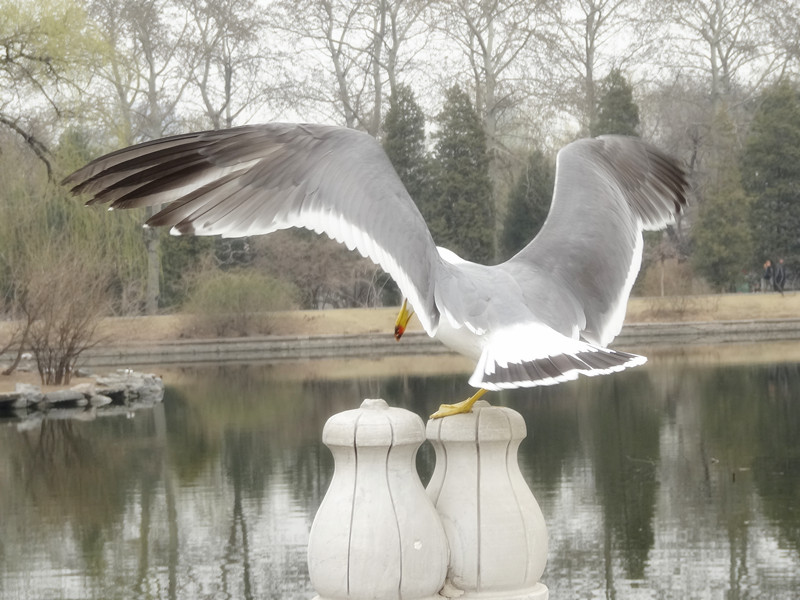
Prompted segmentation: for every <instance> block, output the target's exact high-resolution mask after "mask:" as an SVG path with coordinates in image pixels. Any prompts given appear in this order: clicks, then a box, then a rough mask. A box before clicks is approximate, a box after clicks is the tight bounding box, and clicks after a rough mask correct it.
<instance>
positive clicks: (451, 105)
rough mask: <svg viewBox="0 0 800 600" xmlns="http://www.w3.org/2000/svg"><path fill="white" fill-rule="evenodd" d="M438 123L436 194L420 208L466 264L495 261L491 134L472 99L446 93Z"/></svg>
mask: <svg viewBox="0 0 800 600" xmlns="http://www.w3.org/2000/svg"><path fill="white" fill-rule="evenodd" d="M437 121H438V124H439V131H438V134H437V136H436V138H437V139H436V146H435V149H434V156H433V160H432V164H431V169H432V180H433V181H432V184H433V185H432V192H431V196H430V198H429V199H425V201H424V202H422V203H421V206H420V209H421V210H422V214H423V216H424V217H425V219H426V221H428V225H429V227H430V228H431V233H432V234H433V238H434V240H436V243H437V244H440V245H442V246H445V247H447V248H450V249H451V250H452V251H453V252H455V253H456V254H458V255H459V256H461V257H462V258H464V259H466V260H472V261H476V262H484V263H485V262H488V261H490V260H492V259H493V258H494V207H493V204H492V184H491V180H490V179H489V156H488V153H487V149H486V135H485V133H484V131H483V127H482V126H481V121H480V118H479V117H478V114H477V113H476V112H475V109H474V108H473V107H472V103H471V102H470V100H469V96H467V94H466V93H465V92H464V91H463V90H461V88H460V87H458V86H457V85H456V86H453V87H452V88H450V89H449V90H447V92H446V95H445V102H444V106H443V108H442V112H441V113H440V114H439V115H438V117H437Z"/></svg>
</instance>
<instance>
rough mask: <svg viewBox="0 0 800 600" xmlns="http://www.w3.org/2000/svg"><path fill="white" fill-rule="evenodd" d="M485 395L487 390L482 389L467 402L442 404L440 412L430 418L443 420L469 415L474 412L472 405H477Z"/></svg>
mask: <svg viewBox="0 0 800 600" xmlns="http://www.w3.org/2000/svg"><path fill="white" fill-rule="evenodd" d="M485 393H486V390H484V389H483V388H481V389H479V390H478V391H477V392H475V394H473V395H472V396H470V397H469V398H467V399H466V400H463V401H461V402H457V403H456V404H442V405H441V406H439V410H437V411H436V412H435V413H433V414H432V415H431V417H430V418H431V419H441V418H442V417H449V416H451V415H460V414H461V413H468V412H470V411H471V410H472V405H473V404H475V403H476V402H477V401H478V400H480V399H481V398H482V397H483V395H484V394H485Z"/></svg>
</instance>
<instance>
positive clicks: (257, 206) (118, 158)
mask: <svg viewBox="0 0 800 600" xmlns="http://www.w3.org/2000/svg"><path fill="white" fill-rule="evenodd" d="M64 184H65V185H68V186H71V189H72V192H73V193H75V194H88V195H90V196H92V199H91V200H89V202H88V203H89V204H96V203H110V205H111V208H133V207H138V206H152V205H159V204H164V203H166V206H165V207H164V208H163V210H161V211H160V212H158V213H157V214H156V215H154V216H153V217H152V218H151V219H150V220H149V221H148V223H147V224H148V225H151V226H168V227H171V228H172V232H173V233H176V234H195V235H214V234H221V235H222V236H226V237H243V236H249V235H257V234H265V233H270V232H272V231H276V230H278V229H286V228H289V227H304V228H306V229H311V230H313V231H316V232H317V233H326V234H327V235H328V236H330V237H331V238H334V239H336V240H337V241H339V242H342V243H344V244H346V245H347V247H348V248H349V249H351V250H352V249H357V250H358V251H359V252H361V254H362V255H364V256H368V257H369V258H371V259H372V260H373V261H374V262H375V263H377V264H379V265H380V266H381V267H383V269H384V270H385V271H387V272H388V273H389V274H390V275H391V276H392V277H393V278H394V280H395V281H396V282H397V284H398V285H399V286H400V289H401V291H402V292H403V294H404V295H405V296H406V297H407V298H408V299H409V301H410V302H411V304H412V305H413V306H414V309H415V311H416V313H417V315H418V316H419V318H420V321H421V323H422V325H423V327H424V328H425V329H426V331H428V332H429V333H431V334H433V332H434V331H435V330H436V327H437V324H438V319H439V313H438V311H437V309H436V306H435V303H434V286H433V281H434V277H435V273H436V267H437V264H438V262H439V257H438V254H437V252H436V248H435V245H434V243H433V239H432V238H431V235H430V232H429V231H428V227H427V226H426V224H425V221H424V220H423V218H422V215H421V214H420V213H419V210H417V207H416V206H415V205H414V202H413V201H412V200H411V198H410V197H409V195H408V193H407V192H406V190H405V188H404V187H403V184H402V183H401V181H400V179H399V177H398V176H397V174H396V173H395V171H394V169H393V168H392V165H391V163H390V161H389V159H388V157H387V156H386V154H385V153H384V152H383V149H382V148H381V147H380V145H379V144H378V143H377V141H376V140H374V139H373V138H372V137H370V136H368V135H366V134H364V133H360V132H357V131H355V130H352V129H345V128H341V127H331V126H324V125H302V124H286V123H272V124H267V125H255V126H245V127H237V128H234V129H226V130H219V131H206V132H200V133H190V134H185V135H177V136H172V137H168V138H163V139H160V140H153V141H150V142H145V143H142V144H138V145H136V146H131V147H129V148H124V149H122V150H118V151H117V152H113V153H111V154H107V155H105V156H102V157H100V158H98V159H96V160H94V161H92V162H91V163H89V164H88V165H86V166H85V167H83V168H82V169H79V170H78V171H76V172H75V173H73V174H72V175H70V176H69V177H67V178H66V179H65V180H64Z"/></svg>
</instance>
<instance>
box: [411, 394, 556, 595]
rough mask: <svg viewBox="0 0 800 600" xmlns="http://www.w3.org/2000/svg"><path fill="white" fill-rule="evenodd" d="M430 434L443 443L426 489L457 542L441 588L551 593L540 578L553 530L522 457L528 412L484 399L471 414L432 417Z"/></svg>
mask: <svg viewBox="0 0 800 600" xmlns="http://www.w3.org/2000/svg"><path fill="white" fill-rule="evenodd" d="M427 436H428V439H429V440H430V441H431V443H432V444H433V446H434V448H435V450H436V467H435V469H434V473H433V476H432V477H431V481H430V483H429V484H428V488H427V491H428V495H429V496H430V498H431V500H432V501H433V503H434V505H435V506H436V509H437V511H438V512H439V515H440V516H441V519H442V524H443V525H444V530H445V533H446V534H447V539H448V542H449V546H450V566H449V569H448V576H447V580H448V581H447V583H448V585H447V586H446V587H445V590H443V592H442V593H443V594H445V595H447V596H452V597H460V598H461V599H462V600H468V599H470V598H476V599H477V598H480V599H481V600H546V598H547V597H548V591H547V587H546V586H544V585H543V584H542V583H540V582H539V578H540V577H541V575H542V572H543V571H544V567H545V562H546V560H547V530H546V527H545V523H544V517H543V516H542V511H541V509H540V508H539V504H538V503H537V502H536V499H535V498H534V497H533V494H532V493H531V491H530V489H529V488H528V486H527V484H526V483H525V480H524V479H523V477H522V473H521V472H520V470H519V465H518V463H517V448H518V447H519V444H520V442H521V441H522V439H523V438H525V436H526V428H525V421H524V420H523V418H522V416H521V415H520V414H519V413H518V412H516V411H514V410H511V409H509V408H503V407H493V406H490V405H489V404H488V403H487V402H484V401H479V402H477V403H476V404H475V406H474V407H473V412H471V413H467V414H461V415H454V416H451V417H445V418H444V419H436V420H430V421H428V426H427ZM462 591H463V594H462V593H461V592H462Z"/></svg>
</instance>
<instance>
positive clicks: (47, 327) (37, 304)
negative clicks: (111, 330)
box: [18, 242, 109, 385]
mask: <svg viewBox="0 0 800 600" xmlns="http://www.w3.org/2000/svg"><path fill="white" fill-rule="evenodd" d="M60 246H61V244H59V243H58V242H54V243H53V245H51V246H46V247H43V248H39V249H38V252H37V254H36V256H31V257H30V260H29V261H28V264H27V268H26V269H25V274H24V277H23V278H22V280H21V281H20V282H19V283H20V290H19V294H18V303H19V306H20V310H21V311H22V313H23V314H24V315H25V321H26V322H27V323H28V324H29V326H28V338H29V343H30V348H31V351H32V352H33V355H34V358H35V360H36V366H37V370H38V371H39V376H40V377H41V380H42V383H43V384H45V385H51V384H53V385H61V384H65V383H69V381H70V378H71V377H72V373H73V371H74V370H75V365H76V362H77V361H78V359H79V358H80V355H81V354H82V353H83V352H85V351H86V350H88V349H89V348H91V347H92V346H94V345H95V344H96V343H97V339H96V337H95V331H96V329H97V325H98V324H99V322H100V318H101V317H102V316H104V315H105V313H106V310H107V309H108V304H109V290H108V285H109V277H108V271H107V270H106V269H105V268H104V267H103V266H102V261H100V262H95V261H92V260H87V258H86V256H84V255H83V254H82V253H79V252H74V251H70V249H69V248H62V247H60Z"/></svg>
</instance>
